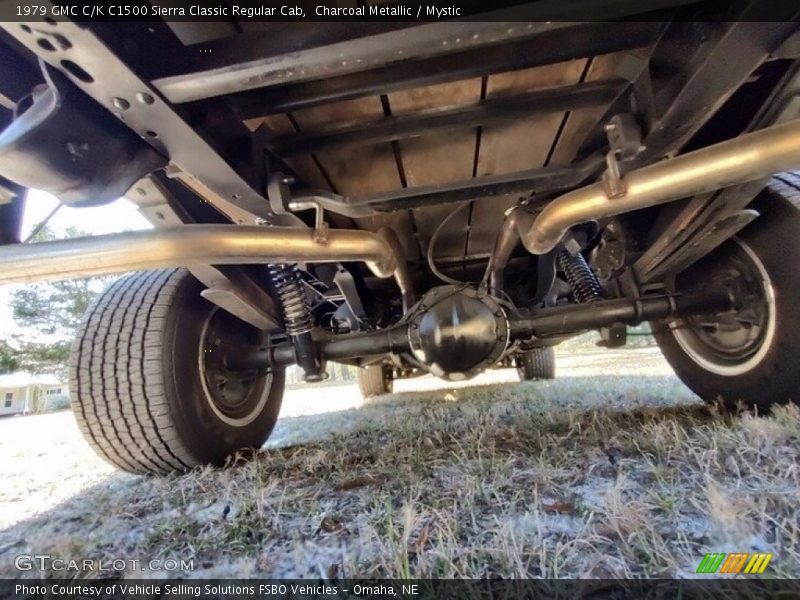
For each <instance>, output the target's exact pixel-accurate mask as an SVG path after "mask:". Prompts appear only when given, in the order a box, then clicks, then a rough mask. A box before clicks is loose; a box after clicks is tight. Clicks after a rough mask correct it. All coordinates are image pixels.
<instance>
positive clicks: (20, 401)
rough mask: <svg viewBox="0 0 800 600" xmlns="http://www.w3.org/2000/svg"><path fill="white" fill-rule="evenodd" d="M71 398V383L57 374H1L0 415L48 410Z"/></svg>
mask: <svg viewBox="0 0 800 600" xmlns="http://www.w3.org/2000/svg"><path fill="white" fill-rule="evenodd" d="M68 400H69V385H68V384H67V383H66V382H63V381H60V380H59V379H58V378H57V377H56V376H55V375H31V374H30V373H25V372H22V371H20V372H17V373H9V374H8V375H0V416H3V415H14V414H27V413H31V412H36V409H37V408H38V410H39V411H46V410H48V409H50V408H51V407H53V406H54V405H58V404H63V403H64V402H65V401H68Z"/></svg>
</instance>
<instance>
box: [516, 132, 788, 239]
mask: <svg viewBox="0 0 800 600" xmlns="http://www.w3.org/2000/svg"><path fill="white" fill-rule="evenodd" d="M797 168H800V120H794V121H790V122H788V123H783V124H780V125H774V126H772V127H767V128H765V129H761V130H759V131H756V132H753V133H747V134H744V135H741V136H739V137H737V138H734V139H731V140H728V141H725V142H721V143H719V144H715V145H713V146H708V147H707V148H703V149H701V150H696V151H694V152H689V153H688V154H684V155H682V156H678V157H676V158H672V159H668V160H664V161H662V162H659V163H656V164H653V165H650V166H647V167H643V168H641V169H637V170H635V171H632V172H630V173H628V174H627V175H626V176H625V177H623V178H622V180H621V184H622V186H621V188H620V189H622V190H623V193H622V195H620V196H619V197H614V198H611V197H609V196H608V195H607V193H606V185H605V184H604V183H603V182H598V183H595V184H592V185H589V186H587V187H583V188H580V189H577V190H574V191H572V192H569V193H567V194H564V195H563V196H560V197H559V198H557V199H556V200H554V201H552V202H550V203H549V204H548V205H547V206H546V207H545V208H544V209H543V210H542V212H541V213H539V215H538V216H537V217H536V218H535V219H533V218H531V216H530V215H529V213H524V214H523V216H524V217H526V218H522V219H520V220H519V221H517V226H518V228H519V234H520V237H521V238H522V243H523V244H524V245H525V248H526V249H527V250H528V251H529V252H531V253H532V254H547V253H548V252H550V251H551V250H552V249H553V248H555V247H556V246H557V245H558V243H559V242H560V241H561V240H562V238H563V237H564V234H565V233H566V232H567V231H568V230H569V229H570V228H571V227H573V226H575V225H578V224H580V223H585V222H586V221H592V220H597V219H603V218H608V217H613V216H615V215H619V214H622V213H626V212H631V211H634V210H638V209H641V208H647V207H649V206H655V205H658V204H664V203H666V202H671V201H673V200H678V199H680V198H687V197H689V196H695V195H698V194H704V193H708V192H714V191H717V190H720V189H722V188H726V187H729V186H732V185H738V184H741V183H747V182H749V181H754V180H757V179H762V178H765V177H769V176H770V175H774V174H775V173H780V172H782V171H789V170H792V169H797Z"/></svg>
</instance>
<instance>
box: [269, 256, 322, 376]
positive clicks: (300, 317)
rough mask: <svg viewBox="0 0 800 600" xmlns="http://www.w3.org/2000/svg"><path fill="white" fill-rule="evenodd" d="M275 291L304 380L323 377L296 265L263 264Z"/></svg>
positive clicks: (309, 315) (311, 319)
mask: <svg viewBox="0 0 800 600" xmlns="http://www.w3.org/2000/svg"><path fill="white" fill-rule="evenodd" d="M267 268H268V270H269V275H270V277H271V278H272V283H273V285H274V286H275V291H276V293H277V295H278V298H279V299H280V302H281V306H282V308H283V319H284V328H285V329H286V333H287V335H288V336H289V338H290V339H291V341H292V345H293V346H294V351H295V357H296V358H297V364H298V365H299V366H300V368H302V369H303V379H305V380H306V381H321V380H322V379H324V365H323V363H322V360H320V357H319V352H317V346H316V343H315V342H314V339H313V338H312V337H311V330H312V329H313V327H314V320H313V318H312V316H311V309H310V308H309V306H308V298H307V297H306V293H305V290H303V284H302V280H301V276H300V269H298V268H297V265H286V264H269V265H267Z"/></svg>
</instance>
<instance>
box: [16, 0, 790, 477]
mask: <svg viewBox="0 0 800 600" xmlns="http://www.w3.org/2000/svg"><path fill="white" fill-rule="evenodd" d="M662 4H665V5H669V4H670V3H669V2H666V3H662ZM674 5H675V6H666V7H663V8H660V9H659V10H658V11H656V12H644V11H645V10H648V9H646V8H644V7H640V8H630V7H629V9H628V10H629V11H630V14H626V15H623V16H625V17H629V18H627V19H623V20H617V21H613V22H581V23H575V22H568V21H559V20H557V19H554V20H551V21H547V22H516V21H504V22H501V21H498V20H488V19H487V20H486V21H479V20H475V19H474V20H471V21H450V22H437V23H428V24H411V23H399V22H387V23H354V22H349V23H327V24H325V25H324V27H323V26H321V25H320V24H312V23H294V24H290V25H287V24H278V23H267V22H263V23H258V22H248V23H246V26H243V24H239V25H238V26H235V27H233V26H231V23H230V22H227V21H226V22H210V23H209V22H207V23H189V22H174V23H166V22H163V21H153V22H148V23H142V22H129V23H124V24H111V23H92V24H86V23H82V24H79V23H76V22H71V21H67V20H54V19H50V20H42V21H39V22H20V23H4V24H2V26H3V33H2V35H0V72H1V73H2V77H0V94H1V96H0V100H2V108H0V111H2V113H0V117H2V119H3V123H2V125H3V131H2V133H0V186H2V188H1V189H0V191H2V198H0V202H1V203H0V242H2V243H3V245H2V246H0V283H20V282H31V281H38V280H44V279H53V278H59V277H60V278H69V277H83V276H91V275H105V274H120V273H126V272H129V271H141V272H138V273H134V274H131V275H128V276H126V277H124V278H121V279H119V280H118V281H117V282H115V283H114V284H113V285H112V286H111V288H109V290H108V291H106V292H105V293H104V294H103V296H102V297H101V299H100V300H99V301H98V303H97V304H96V305H95V306H94V307H93V308H92V309H91V310H90V311H89V314H88V315H87V317H86V321H85V324H84V329H83V331H81V332H80V333H79V335H78V339H77V341H76V345H75V350H74V353H73V354H74V356H73V361H72V386H71V387H72V390H73V395H74V396H75V397H74V398H73V404H74V406H75V407H76V410H75V412H76V416H77V418H78V420H79V423H80V424H81V427H82V429H83V430H84V433H85V434H86V436H87V438H88V439H89V441H90V442H91V443H92V444H93V446H94V447H95V448H96V449H97V450H98V451H99V452H100V453H101V454H103V455H104V456H105V457H107V458H108V459H109V460H111V461H112V462H114V463H115V464H117V465H118V466H120V467H122V468H125V469H128V470H132V471H144V472H165V471H172V470H183V469H186V468H190V467H192V466H194V465H196V464H202V463H207V462H212V463H220V462H221V461H223V460H224V459H225V457H226V456H227V455H228V454H230V453H231V452H233V451H235V450H237V449H239V448H243V447H258V446H260V445H261V444H262V443H263V442H264V440H265V439H266V437H267V436H268V435H269V433H270V430H271V429H272V426H273V425H274V422H275V419H276V418H277V412H278V409H279V407H280V398H281V394H282V387H283V370H284V369H285V367H286V366H288V365H292V364H297V365H298V366H299V367H300V368H301V369H302V371H303V373H304V378H305V379H306V380H307V381H310V382H313V381H319V380H321V379H323V378H324V377H325V368H326V362H327V361H338V362H345V363H349V364H353V365H356V366H358V367H360V368H361V386H362V390H363V391H364V393H365V394H366V395H371V394H377V393H383V392H386V391H389V390H390V389H391V381H392V379H394V378H398V377H407V376H415V375H419V374H423V373H431V374H433V375H436V376H438V377H442V378H446V379H450V380H461V379H468V378H470V377H473V376H475V375H476V374H478V373H480V372H481V371H483V370H485V369H488V368H494V367H497V366H516V367H517V369H518V371H519V372H520V377H521V378H522V379H535V378H542V377H545V378H546V377H552V376H553V362H552V361H553V357H552V347H553V346H554V345H556V344H558V343H559V342H561V341H563V340H565V339H567V338H568V337H570V336H574V335H577V334H580V333H583V332H585V331H589V330H599V331H600V334H601V343H602V344H604V345H606V346H608V347H618V346H621V345H624V343H625V340H626V328H627V326H629V325H635V324H639V323H643V322H651V323H652V326H653V329H654V332H655V334H656V337H657V339H658V340H659V344H660V345H661V347H662V349H663V351H664V353H665V355H666V356H667V358H668V360H669V361H670V362H671V364H672V365H673V367H674V368H675V370H676V372H677V373H678V374H679V376H680V377H681V378H682V379H683V380H684V381H685V382H686V383H687V384H688V385H689V386H690V387H692V389H694V390H695V391H696V392H697V393H698V394H699V395H700V396H701V397H703V398H704V399H706V400H708V401H711V402H714V401H718V400H721V401H722V402H723V403H724V404H726V405H728V406H734V405H736V403H737V402H743V403H744V404H746V405H755V406H759V407H761V408H766V407H768V406H769V405H771V404H772V403H774V402H785V401H793V400H797V396H796V394H797V389H799V388H800V379H798V377H799V376H798V371H797V370H796V369H795V368H794V365H795V364H796V361H797V359H798V358H800V343H798V340H800V320H799V319H798V318H797V316H796V315H794V311H793V307H792V301H793V299H794V298H796V294H797V291H798V289H800V275H798V273H797V269H796V268H795V267H794V266H793V265H792V260H793V258H794V253H795V252H797V251H800V247H798V246H800V215H799V214H798V209H800V202H798V198H799V197H800V196H799V195H798V194H799V193H800V192H798V190H800V177H796V176H795V175H794V174H793V173H791V172H792V170H794V169H800V120H796V117H797V116H798V114H797V113H798V104H797V98H798V94H799V93H800V75H798V72H799V69H800V31H799V30H800V28H799V27H798V25H797V23H796V19H797V16H798V14H796V12H797V11H796V9H795V8H791V9H787V14H776V13H777V12H779V10H782V9H778V8H776V6H774V5H773V6H767V5H766V3H764V2H741V3H734V4H732V5H726V6H721V4H720V3H716V2H689V3H687V2H675V3H674ZM626 6H627V5H626ZM496 16H497V15H495V14H492V15H491V17H492V18H495V17H496ZM154 57H157V60H155V59H154ZM27 189H42V190H45V191H49V192H51V193H53V194H54V195H56V196H57V197H58V198H59V199H60V200H61V202H62V203H63V204H64V205H69V206H76V207H81V206H92V205H96V204H102V203H105V202H110V201H113V200H115V199H116V198H118V197H120V196H124V197H126V198H128V199H129V200H130V201H132V202H133V203H135V204H136V205H138V207H139V208H140V210H141V212H142V213H143V214H144V215H145V216H146V217H147V219H148V220H149V221H150V222H151V223H152V224H153V226H154V229H153V230H152V231H141V232H129V233H122V234H113V235H107V236H96V237H90V238H83V239H73V240H61V241H54V242H44V243H35V244H30V243H21V242H20V239H19V225H20V220H21V215H22V211H23V209H24V203H25V191H26V190H27ZM176 267H180V269H177V270H176Z"/></svg>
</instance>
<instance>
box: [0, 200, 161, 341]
mask: <svg viewBox="0 0 800 600" xmlns="http://www.w3.org/2000/svg"><path fill="white" fill-rule="evenodd" d="M57 203H58V200H57V199H56V198H55V197H54V196H52V195H51V194H48V193H46V192H40V191H36V190H31V191H30V192H29V193H28V198H27V201H26V203H25V217H24V219H23V221H22V239H25V238H26V237H27V235H28V234H29V233H30V232H31V231H32V230H33V228H34V227H36V225H37V224H38V223H39V222H40V221H41V220H42V219H44V218H45V217H46V216H47V215H48V213H49V212H50V211H51V210H53V208H54V207H55V206H56V204H57ZM48 227H50V229H51V230H53V232H54V233H55V234H56V235H57V236H61V235H63V234H64V232H65V231H66V230H67V228H69V227H77V228H78V229H80V230H82V231H85V232H87V233H90V234H93V235H98V234H103V233H114V232H118V231H126V230H134V229H150V228H151V227H152V225H150V223H149V222H148V221H147V220H146V219H145V218H144V217H143V216H142V215H141V214H140V213H139V210H138V209H137V208H136V205H135V204H133V203H131V202H129V201H127V200H124V199H119V200H117V201H115V202H112V203H110V204H106V205H104V206H97V207H93V208H69V207H67V206H64V207H62V208H61V209H60V210H59V211H58V212H57V213H56V214H55V216H54V217H53V218H52V219H50V221H49V222H48ZM18 287H19V286H13V285H6V286H0V334H2V333H8V332H9V331H14V330H15V329H16V328H15V326H14V321H13V319H12V318H11V307H10V306H9V302H10V300H11V293H12V291H13V290H15V289H17V288H18Z"/></svg>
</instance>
